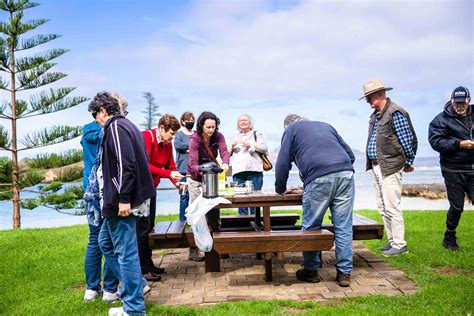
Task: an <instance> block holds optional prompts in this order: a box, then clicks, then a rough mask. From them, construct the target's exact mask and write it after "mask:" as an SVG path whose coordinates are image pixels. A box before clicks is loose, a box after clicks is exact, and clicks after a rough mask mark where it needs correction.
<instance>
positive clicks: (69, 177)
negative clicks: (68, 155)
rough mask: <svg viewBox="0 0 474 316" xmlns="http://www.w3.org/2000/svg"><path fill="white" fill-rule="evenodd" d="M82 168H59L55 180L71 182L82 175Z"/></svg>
mask: <svg viewBox="0 0 474 316" xmlns="http://www.w3.org/2000/svg"><path fill="white" fill-rule="evenodd" d="M83 172H84V168H82V167H74V168H65V169H64V170H61V171H60V172H59V174H58V177H57V178H56V180H57V181H62V182H72V181H76V180H78V179H81V178H82V176H83Z"/></svg>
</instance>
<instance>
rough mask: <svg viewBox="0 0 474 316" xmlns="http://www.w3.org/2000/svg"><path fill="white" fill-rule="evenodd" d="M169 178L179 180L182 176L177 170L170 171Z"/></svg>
mask: <svg viewBox="0 0 474 316" xmlns="http://www.w3.org/2000/svg"><path fill="white" fill-rule="evenodd" d="M170 177H171V179H173V180H176V181H179V180H181V179H182V178H183V177H184V176H183V175H182V174H181V173H179V172H178V171H171V175H170Z"/></svg>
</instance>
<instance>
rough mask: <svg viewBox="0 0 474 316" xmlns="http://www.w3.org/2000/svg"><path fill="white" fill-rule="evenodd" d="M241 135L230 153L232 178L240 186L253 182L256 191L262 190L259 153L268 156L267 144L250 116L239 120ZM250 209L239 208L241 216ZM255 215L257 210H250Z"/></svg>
mask: <svg viewBox="0 0 474 316" xmlns="http://www.w3.org/2000/svg"><path fill="white" fill-rule="evenodd" d="M237 130H238V131H239V133H238V134H237V135H235V136H234V138H233V141H232V144H231V146H230V149H229V152H230V154H231V155H232V163H231V165H232V178H233V180H234V182H237V184H238V185H242V184H244V183H245V181H252V184H253V188H254V190H257V191H258V190H261V189H262V185H263V162H262V158H260V156H259V155H258V154H257V152H259V153H262V154H266V153H267V152H268V147H267V144H266V143H265V139H264V138H263V135H262V133H260V132H258V131H255V130H254V129H253V121H252V118H251V117H250V115H247V114H243V115H241V116H239V119H238V120H237ZM248 212H249V209H248V208H246V207H245V208H239V215H247V214H248ZM250 214H255V208H253V207H252V208H250Z"/></svg>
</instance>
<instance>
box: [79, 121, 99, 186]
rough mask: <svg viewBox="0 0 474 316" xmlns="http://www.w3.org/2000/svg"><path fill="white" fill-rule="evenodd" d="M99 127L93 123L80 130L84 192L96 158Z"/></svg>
mask: <svg viewBox="0 0 474 316" xmlns="http://www.w3.org/2000/svg"><path fill="white" fill-rule="evenodd" d="M99 135H100V125H99V124H98V123H97V122H96V121H93V122H91V123H89V124H86V125H84V127H83V128H82V138H81V145H82V159H83V160H84V173H83V176H84V180H83V181H84V191H85V190H86V188H87V185H88V184H89V175H90V173H91V169H92V166H93V165H94V163H95V159H96V156H97V149H98V148H97V147H98V145H99Z"/></svg>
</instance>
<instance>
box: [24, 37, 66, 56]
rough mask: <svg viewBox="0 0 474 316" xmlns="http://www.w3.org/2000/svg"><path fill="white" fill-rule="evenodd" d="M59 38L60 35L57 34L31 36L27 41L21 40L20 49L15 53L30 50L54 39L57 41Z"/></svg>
mask: <svg viewBox="0 0 474 316" xmlns="http://www.w3.org/2000/svg"><path fill="white" fill-rule="evenodd" d="M59 37H61V35H59V34H48V35H42V34H39V35H35V36H32V37H30V38H28V39H22V41H21V44H20V45H19V46H20V47H19V48H17V49H16V51H17V52H18V51H22V50H26V49H30V48H33V47H36V46H38V45H41V44H44V43H47V42H49V41H52V40H54V39H57V38H59Z"/></svg>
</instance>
